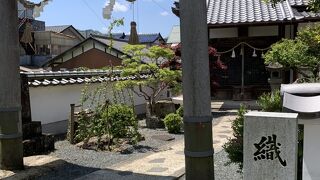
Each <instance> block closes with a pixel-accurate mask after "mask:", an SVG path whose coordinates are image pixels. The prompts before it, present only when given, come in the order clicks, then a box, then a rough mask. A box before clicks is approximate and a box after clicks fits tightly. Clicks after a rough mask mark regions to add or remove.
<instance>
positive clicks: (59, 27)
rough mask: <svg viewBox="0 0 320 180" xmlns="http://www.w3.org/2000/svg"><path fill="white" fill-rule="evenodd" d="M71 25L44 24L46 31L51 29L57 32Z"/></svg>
mask: <svg viewBox="0 0 320 180" xmlns="http://www.w3.org/2000/svg"><path fill="white" fill-rule="evenodd" d="M70 26H71V25H63V26H46V31H52V32H57V33H61V32H62V31H64V30H65V29H67V28H68V27H70Z"/></svg>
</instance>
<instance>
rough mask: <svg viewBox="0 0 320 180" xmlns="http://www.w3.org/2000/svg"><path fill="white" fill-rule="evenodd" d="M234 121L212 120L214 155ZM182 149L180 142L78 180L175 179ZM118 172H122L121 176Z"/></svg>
mask: <svg viewBox="0 0 320 180" xmlns="http://www.w3.org/2000/svg"><path fill="white" fill-rule="evenodd" d="M234 119H235V116H234V115H226V116H223V117H220V118H217V119H215V120H214V123H213V138H214V142H213V147H214V149H215V153H217V152H220V151H221V150H222V145H223V144H224V143H225V142H227V140H228V138H230V137H232V129H231V124H232V121H233V120H234ZM183 149H184V142H183V141H180V142H177V143H175V144H173V145H172V146H170V149H169V150H167V151H162V152H158V153H154V154H151V155H149V156H146V157H144V158H142V159H139V160H136V161H133V162H125V163H121V164H116V165H114V166H111V167H109V168H108V169H107V170H100V171H96V172H93V173H91V174H88V175H86V176H84V177H81V178H79V179H78V180H85V179H106V180H108V179H110V180H111V179H114V178H117V179H132V178H133V177H137V176H138V177H140V179H144V178H143V176H139V175H145V176H147V177H148V178H149V179H150V178H151V179H158V178H162V179H176V178H178V177H180V176H181V175H183V174H184V166H185V161H184V152H183ZM110 170H111V171H110ZM115 171H116V172H118V173H116V172H115ZM119 172H122V175H121V173H119Z"/></svg>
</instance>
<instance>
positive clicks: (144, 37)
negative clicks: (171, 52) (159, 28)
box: [112, 33, 163, 44]
mask: <svg viewBox="0 0 320 180" xmlns="http://www.w3.org/2000/svg"><path fill="white" fill-rule="evenodd" d="M138 36H139V42H140V43H141V44H146V43H153V42H155V41H156V40H158V39H159V38H160V39H163V38H162V36H161V34H160V33H157V34H138ZM129 37H130V34H125V33H116V34H112V38H113V39H115V40H119V41H125V42H128V41H129Z"/></svg>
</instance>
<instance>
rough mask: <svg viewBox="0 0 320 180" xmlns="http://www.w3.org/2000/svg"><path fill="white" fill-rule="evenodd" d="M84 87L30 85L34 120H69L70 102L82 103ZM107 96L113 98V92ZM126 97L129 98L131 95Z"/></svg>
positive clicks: (93, 86) (140, 102)
mask: <svg viewBox="0 0 320 180" xmlns="http://www.w3.org/2000/svg"><path fill="white" fill-rule="evenodd" d="M99 85H100V84H99V83H96V84H91V85H90V86H89V91H90V90H93V89H96V88H98V87H99ZM84 87H85V85H84V84H73V85H65V86H46V87H30V89H29V91H30V104H31V115H32V120H33V121H41V123H42V124H43V125H45V124H49V123H55V122H59V121H64V120H67V119H68V118H69V113H70V104H76V105H77V104H79V103H80V98H81V91H82V89H83V88H84ZM111 87H112V85H111V84H110V85H108V86H107V91H108V90H109V89H110V92H111V90H112V89H111ZM107 97H108V99H112V95H111V93H110V94H108V95H107ZM161 97H162V98H166V91H164V92H163V94H162V96H161ZM126 99H128V100H129V97H127V98H126ZM134 103H135V106H139V105H140V106H141V105H144V104H145V100H144V99H143V98H141V97H138V96H135V97H134ZM138 113H143V112H138Z"/></svg>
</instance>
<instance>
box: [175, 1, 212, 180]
mask: <svg viewBox="0 0 320 180" xmlns="http://www.w3.org/2000/svg"><path fill="white" fill-rule="evenodd" d="M180 25H181V26H180V27H181V44H182V48H181V51H182V70H183V106H184V118H183V119H184V132H185V161H186V179H187V180H193V179H201V180H209V179H210V180H212V179H214V169H213V154H214V151H213V140H212V115H211V98H210V76H209V56H208V37H207V35H208V29H207V8H206V0H183V1H180Z"/></svg>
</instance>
